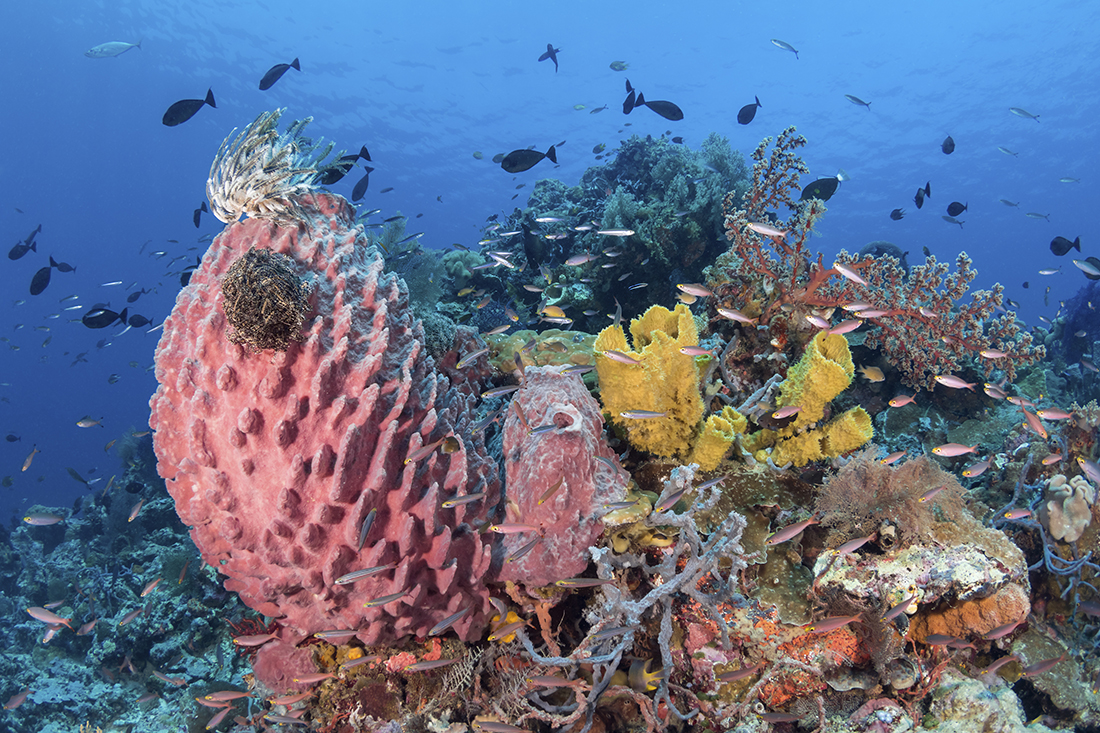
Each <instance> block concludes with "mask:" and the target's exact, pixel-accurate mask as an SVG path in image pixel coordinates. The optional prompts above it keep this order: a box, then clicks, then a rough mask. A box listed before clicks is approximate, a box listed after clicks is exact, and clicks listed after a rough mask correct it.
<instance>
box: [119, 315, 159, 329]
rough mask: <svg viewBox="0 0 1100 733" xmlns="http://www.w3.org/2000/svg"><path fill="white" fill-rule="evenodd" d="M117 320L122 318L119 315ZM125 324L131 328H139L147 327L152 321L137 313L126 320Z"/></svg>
mask: <svg viewBox="0 0 1100 733" xmlns="http://www.w3.org/2000/svg"><path fill="white" fill-rule="evenodd" d="M119 318H122V316H121V315H119ZM126 323H128V324H129V325H130V326H132V327H133V328H141V327H142V326H148V325H149V324H150V323H152V321H150V320H149V319H148V318H146V317H145V316H143V315H141V314H139V313H135V314H134V315H132V316H130V318H129V319H127V320H126Z"/></svg>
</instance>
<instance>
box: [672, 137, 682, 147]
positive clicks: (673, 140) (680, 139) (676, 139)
mask: <svg viewBox="0 0 1100 733" xmlns="http://www.w3.org/2000/svg"><path fill="white" fill-rule="evenodd" d="M672 142H674V143H676V144H677V145H683V143H684V138H682V137H680V136H679V135H677V136H676V137H674V138H672Z"/></svg>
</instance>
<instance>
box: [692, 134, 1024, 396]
mask: <svg viewBox="0 0 1100 733" xmlns="http://www.w3.org/2000/svg"><path fill="white" fill-rule="evenodd" d="M805 142H806V141H805V139H804V138H802V137H801V136H800V135H796V134H795V133H794V128H788V129H787V130H784V131H783V133H782V134H781V135H780V136H779V138H778V139H777V140H776V142H775V146H774V147H773V149H772V151H771V154H770V155H768V154H767V147H768V145H769V144H771V140H770V138H766V139H765V140H764V141H763V142H762V143H761V144H760V146H759V147H757V149H756V151H755V152H754V153H753V156H752V157H753V160H755V161H756V164H755V165H754V167H753V187H752V190H751V191H750V192H749V193H748V194H747V195H746V196H745V197H744V200H743V201H738V200H737V198H736V197H735V196H733V195H729V196H727V197H726V233H727V236H728V238H729V240H730V242H731V247H730V250H729V251H728V252H727V253H726V254H724V255H722V256H721V257H720V258H718V261H717V262H716V264H715V265H714V266H713V267H712V268H710V271H709V275H708V277H709V282H710V285H711V287H712V288H713V289H715V292H716V293H718V294H719V295H721V296H722V297H723V298H724V299H726V302H725V303H724V304H725V305H727V306H728V307H732V308H737V309H741V310H744V311H745V312H747V313H749V314H750V315H753V316H756V317H757V319H758V322H759V324H760V325H763V326H768V327H769V328H770V333H771V336H772V338H773V339H775V342H776V343H779V344H787V343H788V342H789V338H788V336H789V335H790V333H789V332H790V331H793V330H795V329H798V330H803V331H804V330H806V329H807V328H808V327H807V326H806V322H805V318H804V317H805V316H807V315H810V313H811V311H814V310H815V309H817V310H819V311H828V309H831V308H836V307H839V306H845V305H849V304H852V303H855V302H857V301H862V302H864V303H867V304H869V305H867V306H865V307H864V310H863V315H864V317H865V318H866V322H867V324H868V326H869V328H868V329H866V332H867V339H866V344H867V345H868V346H870V347H872V348H878V349H880V350H881V351H882V352H883V353H884V354H885V355H886V356H887V357H888V358H889V359H890V360H891V362H892V363H893V364H894V366H896V367H897V368H898V370H899V371H900V372H901V375H902V378H903V380H904V381H905V382H906V383H907V384H908V385H909V386H911V387H913V388H915V389H922V388H923V389H932V387H933V386H934V384H935V382H934V379H935V376H936V375H939V374H951V373H954V372H956V371H959V370H961V369H963V368H965V367H968V366H972V365H974V366H976V367H978V368H980V369H981V370H982V371H984V373H985V375H986V376H987V377H988V376H990V375H991V374H992V372H993V370H995V369H1002V370H1003V371H1004V374H1005V376H1007V377H1008V378H1009V379H1014V378H1015V376H1016V372H1017V369H1018V368H1019V367H1021V366H1025V365H1028V364H1032V363H1034V362H1036V361H1038V360H1039V359H1041V358H1043V356H1045V355H1046V350H1045V348H1044V347H1043V346H1041V345H1038V346H1037V345H1033V342H1032V337H1031V335H1030V334H1028V333H1024V332H1023V331H1022V329H1021V328H1020V327H1019V325H1017V323H1016V316H1015V314H1013V313H1006V314H1004V315H1002V316H1000V317H998V318H993V314H994V312H995V311H996V310H997V309H998V308H1001V306H1002V304H1003V302H1004V294H1003V291H1004V288H1003V287H1002V286H1001V285H999V284H997V285H994V286H993V288H992V289H990V290H979V291H976V292H974V293H972V294H971V299H970V301H969V302H964V300H965V298H966V296H967V294H968V292H969V288H970V284H971V283H972V282H973V280H974V278H975V277H976V276H977V272H976V271H975V270H974V269H973V268H972V267H971V260H970V258H969V257H968V256H967V255H966V253H965V252H962V253H960V254H959V256H958V258H957V260H956V263H955V266H956V269H955V271H954V272H951V268H950V266H949V265H948V264H947V263H941V262H938V261H937V260H936V259H935V257H928V259H927V260H926V261H925V263H924V264H923V265H918V266H916V267H912V268H909V269H908V270H906V269H905V268H904V267H902V265H901V263H900V262H898V260H896V259H895V258H893V257H890V256H879V257H868V258H865V259H864V258H860V257H859V256H858V255H852V254H849V253H848V252H846V251H841V253H840V254H839V255H838V256H837V258H836V262H835V263H834V265H833V267H831V268H830V267H826V266H825V265H824V263H823V262H822V255H821V254H820V253H816V252H812V251H811V250H810V248H809V246H808V240H809V236H810V234H811V233H812V231H813V227H814V225H815V223H816V222H817V221H818V220H819V219H820V218H821V216H822V215H823V214H824V213H825V211H826V209H825V206H824V204H822V202H821V201H819V200H818V199H815V198H811V199H809V200H806V201H802V200H795V198H794V194H795V192H796V191H797V186H798V177H799V175H800V174H801V173H805V172H806V167H805V165H804V164H803V163H802V161H801V159H799V158H798V156H797V155H796V154H795V153H794V151H795V150H797V149H798V148H799V147H801V146H803V145H805ZM781 206H782V207H786V208H787V209H788V210H790V211H791V212H792V213H791V215H790V217H789V218H788V219H787V220H785V221H784V220H781V219H780V220H777V221H770V222H767V219H766V217H767V212H768V211H770V210H772V209H773V208H780V207H781ZM754 222H766V223H768V224H770V225H771V226H773V227H774V228H775V229H778V230H780V231H781V232H785V236H765V235H763V234H760V233H758V232H757V231H756V230H754V228H751V227H750V226H749V225H750V223H754ZM757 228H759V227H757ZM837 264H840V265H842V266H844V265H847V268H845V269H850V270H851V271H854V272H855V273H856V275H857V277H859V278H862V279H863V280H865V281H866V283H867V284H866V285H864V284H860V283H858V282H855V281H853V280H852V279H849V278H847V277H846V276H842V274H841V272H840V270H839V269H838V268H837V266H836V265H837Z"/></svg>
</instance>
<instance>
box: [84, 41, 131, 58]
mask: <svg viewBox="0 0 1100 733" xmlns="http://www.w3.org/2000/svg"><path fill="white" fill-rule="evenodd" d="M131 48H136V49H138V50H139V51H140V50H141V41H138V42H137V43H126V42H125V41H108V42H107V43H101V44H99V45H98V46H93V47H92V48H89V49H88V50H87V51H85V52H84V55H85V56H87V57H88V58H90V59H109V58H111V57H112V56H118V55H120V54H124V53H126V52H127V51H129V50H130V49H131Z"/></svg>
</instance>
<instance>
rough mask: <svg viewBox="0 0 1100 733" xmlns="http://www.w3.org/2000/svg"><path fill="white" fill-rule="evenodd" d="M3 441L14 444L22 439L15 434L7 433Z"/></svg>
mask: <svg viewBox="0 0 1100 733" xmlns="http://www.w3.org/2000/svg"><path fill="white" fill-rule="evenodd" d="M4 440H6V441H8V442H9V443H14V442H16V441H18V440H22V438H20V437H19V436H18V435H16V434H15V433H8V434H7V435H5V436H4Z"/></svg>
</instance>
